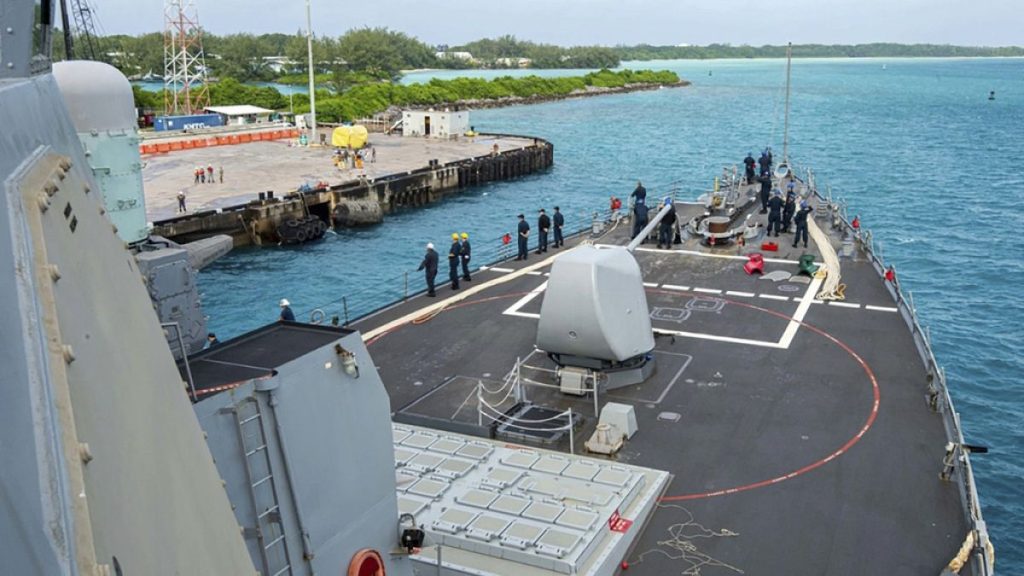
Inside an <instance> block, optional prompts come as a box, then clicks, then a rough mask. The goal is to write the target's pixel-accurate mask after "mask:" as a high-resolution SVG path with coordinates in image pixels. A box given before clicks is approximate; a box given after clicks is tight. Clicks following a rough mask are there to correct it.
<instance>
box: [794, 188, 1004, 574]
mask: <svg viewBox="0 0 1024 576" xmlns="http://www.w3.org/2000/svg"><path fill="white" fill-rule="evenodd" d="M795 173H797V172H796V170H794V174H795ZM806 180H807V183H808V184H809V185H812V186H810V189H811V191H812V192H813V193H814V194H815V196H817V197H818V198H819V199H821V200H823V201H825V202H826V206H827V208H828V213H829V218H835V219H836V220H837V221H838V227H839V228H841V230H842V231H843V233H844V234H845V235H849V236H852V237H853V238H855V239H856V241H857V242H858V243H859V244H860V247H861V248H862V250H863V251H864V253H865V254H866V255H867V256H868V258H869V260H870V262H871V263H872V267H873V268H874V269H875V271H876V273H877V274H878V275H879V276H880V278H881V279H882V280H883V281H884V282H885V285H886V289H887V290H888V291H889V294H890V295H891V296H892V298H893V300H894V301H895V302H896V306H897V308H898V309H899V311H900V314H901V316H902V317H903V319H904V321H905V322H906V323H907V326H908V327H909V328H910V331H911V334H912V337H913V338H914V343H915V344H916V346H917V349H918V353H919V354H920V355H921V359H922V361H923V363H924V366H925V369H926V371H927V379H926V381H927V390H926V391H927V394H928V403H929V406H930V407H931V408H932V410H934V411H936V412H939V413H941V414H942V415H943V425H944V427H945V428H946V436H947V438H948V439H950V444H951V446H949V447H948V448H949V449H948V450H947V461H948V463H949V465H950V466H954V467H955V465H956V463H957V462H959V463H960V465H961V467H962V468H961V471H960V472H961V473H960V474H959V478H960V481H959V482H958V486H959V489H960V497H961V501H962V502H963V505H964V507H965V509H966V511H967V513H968V515H969V516H970V519H971V522H972V524H973V526H972V530H973V531H975V532H976V533H977V537H976V539H975V542H977V545H976V547H975V550H974V552H973V555H974V559H975V566H974V570H973V572H972V573H974V574H979V575H983V576H985V575H991V574H993V564H994V561H995V559H994V558H993V557H992V555H991V548H990V546H991V544H990V541H989V535H988V529H987V527H986V524H985V521H984V519H983V518H982V512H981V503H980V502H979V500H978V491H977V486H976V484H975V482H974V470H973V468H972V467H971V459H970V456H969V454H970V449H969V448H966V443H965V442H964V436H963V428H962V427H961V424H960V415H959V414H958V413H957V412H956V411H955V410H954V409H953V400H952V398H951V397H950V395H949V387H948V386H947V382H946V371H945V369H943V368H942V367H941V366H940V365H939V363H938V361H937V360H936V359H935V353H934V352H933V350H932V341H931V332H930V331H929V330H928V328H927V327H922V326H921V323H920V320H919V318H918V315H917V309H916V307H915V306H914V296H913V293H911V292H910V291H907V292H906V293H904V291H903V288H902V286H901V285H900V283H899V280H898V278H896V276H895V270H896V268H895V266H893V265H889V266H886V265H885V262H884V260H883V256H882V243H881V242H880V241H878V242H876V241H875V240H874V238H873V237H872V234H871V232H870V231H867V230H863V229H856V228H854V227H853V224H852V223H851V221H850V219H849V214H848V212H847V203H846V201H845V200H844V199H841V198H839V199H836V198H833V196H832V189H831V187H827V188H826V190H827V193H826V195H822V194H821V193H820V192H819V191H818V188H817V185H816V182H815V176H814V173H813V172H811V171H810V170H807V171H806ZM889 269H892V270H893V274H894V275H893V280H892V281H889V280H886V278H885V274H886V271H887V270H889Z"/></svg>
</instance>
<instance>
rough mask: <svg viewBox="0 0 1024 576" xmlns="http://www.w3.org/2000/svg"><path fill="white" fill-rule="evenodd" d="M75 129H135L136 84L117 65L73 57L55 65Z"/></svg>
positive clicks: (55, 74)
mask: <svg viewBox="0 0 1024 576" xmlns="http://www.w3.org/2000/svg"><path fill="white" fill-rule="evenodd" d="M53 77H54V78H56V80H57V85H58V86H59V87H60V91H61V94H63V96H64V102H65V103H66V104H67V107H68V111H69V112H71V120H72V122H74V124H75V131H76V132H79V133H82V132H92V131H97V132H102V131H107V130H134V129H136V128H137V127H138V125H137V124H136V119H135V97H134V96H133V94H132V85H131V84H130V83H129V82H128V79H127V78H125V76H124V74H122V73H121V72H120V71H119V70H118V69H117V68H114V67H113V66H111V65H109V64H104V63H103V62H91V61H88V60H72V61H69V62H57V63H56V64H54V65H53Z"/></svg>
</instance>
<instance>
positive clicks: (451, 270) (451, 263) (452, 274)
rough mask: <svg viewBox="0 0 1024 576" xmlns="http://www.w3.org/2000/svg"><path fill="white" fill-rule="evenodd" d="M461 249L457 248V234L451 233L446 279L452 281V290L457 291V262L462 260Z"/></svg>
mask: <svg viewBox="0 0 1024 576" xmlns="http://www.w3.org/2000/svg"><path fill="white" fill-rule="evenodd" d="M461 257H462V247H461V246H459V234H458V233H457V232H452V247H451V248H449V249H448V278H449V279H451V281H452V290H458V289H459V260H461V259H462V258H461Z"/></svg>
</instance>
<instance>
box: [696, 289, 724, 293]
mask: <svg viewBox="0 0 1024 576" xmlns="http://www.w3.org/2000/svg"><path fill="white" fill-rule="evenodd" d="M693 291H694V292H703V293H705V294H721V293H722V291H721V290H716V289H714V288H694V289H693Z"/></svg>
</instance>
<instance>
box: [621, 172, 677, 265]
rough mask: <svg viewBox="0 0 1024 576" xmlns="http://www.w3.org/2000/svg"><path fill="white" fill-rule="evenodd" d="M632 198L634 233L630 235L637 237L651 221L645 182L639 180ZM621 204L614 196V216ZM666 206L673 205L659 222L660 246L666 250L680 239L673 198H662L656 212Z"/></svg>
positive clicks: (645, 240) (644, 240)
mask: <svg viewBox="0 0 1024 576" xmlns="http://www.w3.org/2000/svg"><path fill="white" fill-rule="evenodd" d="M629 197H630V200H631V201H632V203H633V233H632V234H631V235H630V237H632V238H636V237H637V236H639V235H640V233H641V232H642V231H643V229H644V228H646V227H647V225H648V224H649V223H650V210H649V209H648V208H647V189H646V188H644V184H643V182H640V181H638V182H637V183H636V188H634V189H633V192H632V193H631V194H630V195H629ZM620 206H621V202H619V200H618V198H615V197H614V196H613V197H612V218H613V219H614V218H615V212H616V211H617V210H618V208H619V207H620ZM665 206H672V209H671V210H669V211H668V212H667V213H666V214H665V216H663V217H662V218H661V221H660V222H659V223H658V248H665V249H666V250H667V249H669V248H671V247H672V243H673V242H674V241H677V240H678V231H677V230H676V222H677V221H678V219H677V216H676V210H675V206H673V205H672V198H670V197H668V196H666V197H665V199H664V200H662V201H661V202H660V203H659V204H658V206H657V208H656V209H655V214H657V213H658V212H660V211H661V210H662V209H663V208H664V207H665ZM646 242H647V239H646V238H644V239H643V240H642V241H641V242H640V243H641V244H644V243H646Z"/></svg>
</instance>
